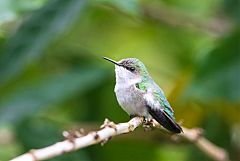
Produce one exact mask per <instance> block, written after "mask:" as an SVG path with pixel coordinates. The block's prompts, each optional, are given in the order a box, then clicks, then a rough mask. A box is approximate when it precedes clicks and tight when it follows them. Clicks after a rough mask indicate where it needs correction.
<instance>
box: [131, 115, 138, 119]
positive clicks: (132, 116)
mask: <svg viewBox="0 0 240 161" xmlns="http://www.w3.org/2000/svg"><path fill="white" fill-rule="evenodd" d="M134 117H138V115H136V114H131V115H130V119H132V118H134Z"/></svg>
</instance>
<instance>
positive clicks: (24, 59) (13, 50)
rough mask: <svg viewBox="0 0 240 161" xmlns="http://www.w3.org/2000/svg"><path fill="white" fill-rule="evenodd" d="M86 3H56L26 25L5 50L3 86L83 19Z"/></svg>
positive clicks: (0, 69) (81, 0)
mask: <svg viewBox="0 0 240 161" xmlns="http://www.w3.org/2000/svg"><path fill="white" fill-rule="evenodd" d="M84 3H85V1H84V0H52V1H49V3H48V4H47V5H46V6H45V7H43V8H42V9H40V10H39V11H37V12H35V13H34V14H33V15H32V16H31V17H30V18H29V19H28V20H27V21H26V22H25V23H23V24H22V26H21V27H20V28H19V29H18V31H17V32H16V34H15V35H13V37H12V38H10V39H9V40H8V42H7V43H6V46H5V50H4V51H3V55H2V57H1V60H0V75H1V77H0V83H1V85H3V83H4V82H6V81H8V80H9V79H12V78H14V77H17V76H18V75H20V74H21V71H22V70H23V69H24V68H25V67H26V66H27V65H28V64H30V63H32V62H33V61H34V60H36V59H38V58H40V57H41V55H42V54H43V51H44V49H46V47H48V45H49V44H50V43H51V41H52V40H54V39H55V38H56V37H57V35H59V34H60V33H62V32H63V31H64V30H66V28H67V27H69V26H70V25H71V24H72V22H73V21H74V20H75V19H76V18H77V17H78V16H79V12H80V11H82V9H83V6H84Z"/></svg>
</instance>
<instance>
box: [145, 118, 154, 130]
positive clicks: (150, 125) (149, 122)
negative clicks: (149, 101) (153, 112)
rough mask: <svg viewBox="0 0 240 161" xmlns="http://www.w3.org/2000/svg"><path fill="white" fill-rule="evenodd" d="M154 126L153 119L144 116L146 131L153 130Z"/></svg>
mask: <svg viewBox="0 0 240 161" xmlns="http://www.w3.org/2000/svg"><path fill="white" fill-rule="evenodd" d="M153 127H154V123H153V119H151V118H146V117H144V120H143V128H144V130H145V131H151V130H152V129H153Z"/></svg>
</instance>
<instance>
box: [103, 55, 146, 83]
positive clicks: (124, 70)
mask: <svg viewBox="0 0 240 161" xmlns="http://www.w3.org/2000/svg"><path fill="white" fill-rule="evenodd" d="M103 58H104V59H105V60H108V61H110V62H112V63H113V64H115V73H116V78H117V80H125V81H126V80H131V79H142V78H144V77H147V76H149V74H148V72H147V69H146V67H145V65H144V64H143V63H142V62H141V61H140V60H138V59H136V58H126V59H122V60H120V61H118V62H117V61H114V60H112V59H109V58H107V57H103Z"/></svg>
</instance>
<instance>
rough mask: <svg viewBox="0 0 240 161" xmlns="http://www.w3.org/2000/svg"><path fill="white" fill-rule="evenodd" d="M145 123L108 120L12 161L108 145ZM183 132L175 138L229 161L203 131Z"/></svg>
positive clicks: (218, 160)
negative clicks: (97, 127) (113, 139)
mask: <svg viewBox="0 0 240 161" xmlns="http://www.w3.org/2000/svg"><path fill="white" fill-rule="evenodd" d="M143 121H144V119H143V118H142V117H135V118H133V119H131V120H130V121H129V122H126V123H119V124H114V123H113V122H110V121H109V120H108V119H106V120H105V121H104V124H103V125H102V126H101V129H100V130H98V131H92V132H89V133H88V134H84V132H83V131H82V130H80V131H78V132H75V133H74V135H72V134H71V133H69V132H64V133H63V135H64V136H65V137H66V138H67V139H66V140H64V141H62V142H58V143H56V144H53V145H50V146H48V147H45V148H42V149H36V150H31V151H29V152H28V153H25V154H23V155H21V156H18V157H16V158H14V159H12V160H11V161H40V160H46V159H50V158H53V157H56V156H59V155H63V154H64V153H68V152H73V151H76V150H78V149H81V148H84V147H87V146H91V145H94V144H98V143H106V142H107V141H108V140H109V139H110V138H112V137H113V136H116V135H121V134H125V133H130V132H132V131H134V130H135V129H136V128H137V127H139V126H140V125H142V124H143ZM153 127H154V128H160V129H162V127H161V125H159V124H158V123H157V122H156V121H153ZM183 131H184V133H182V134H180V135H174V136H176V138H178V137H180V138H184V139H186V140H188V141H189V142H191V143H193V144H195V145H196V146H197V147H198V148H199V149H200V150H201V151H202V152H204V153H205V154H206V155H208V156H209V157H210V158H212V159H213V160H215V161H229V157H228V153H227V152H226V151H225V150H224V149H222V148H220V147H217V146H216V145H214V144H213V143H211V142H210V141H208V140H207V139H206V138H204V137H203V136H202V132H201V130H199V129H187V128H183Z"/></svg>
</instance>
